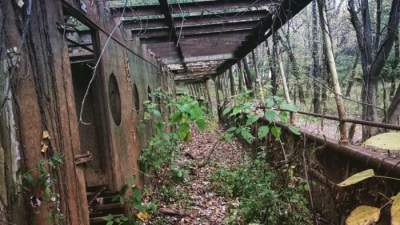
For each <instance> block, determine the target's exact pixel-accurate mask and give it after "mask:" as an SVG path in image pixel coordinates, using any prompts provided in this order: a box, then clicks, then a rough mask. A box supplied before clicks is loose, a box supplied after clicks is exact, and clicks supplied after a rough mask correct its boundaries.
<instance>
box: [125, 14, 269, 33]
mask: <svg viewBox="0 0 400 225" xmlns="http://www.w3.org/2000/svg"><path fill="white" fill-rule="evenodd" d="M266 14H267V11H266V10H256V11H246V12H242V13H240V14H238V13H232V12H228V13H216V14H211V15H196V16H186V15H185V17H182V16H175V17H174V22H175V27H176V28H180V27H181V26H182V24H183V26H184V27H186V26H202V25H210V24H228V23H237V22H245V21H247V22H249V21H259V20H260V19H261V18H263V17H265V16H266ZM123 26H124V28H125V29H126V30H135V31H137V32H139V31H142V32H144V31H145V30H151V29H160V28H167V26H166V25H165V21H164V18H155V19H147V18H146V19H137V18H131V19H124V20H123Z"/></svg>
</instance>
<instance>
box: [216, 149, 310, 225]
mask: <svg viewBox="0 0 400 225" xmlns="http://www.w3.org/2000/svg"><path fill="white" fill-rule="evenodd" d="M284 180H285V179H283V178H282V174H278V173H277V172H275V171H274V170H273V169H272V168H271V167H270V166H269V165H268V164H266V163H265V157H264V156H258V157H256V159H254V160H252V161H251V163H250V162H247V163H244V164H243V165H240V166H239V167H237V168H233V169H228V168H219V169H217V170H216V171H215V172H214V173H213V174H212V176H211V182H212V185H213V189H214V190H215V191H216V192H217V193H218V194H220V195H222V196H226V197H230V198H238V200H239V205H238V206H236V207H231V208H230V215H229V216H227V217H226V220H225V222H226V223H227V224H250V223H252V224H270V225H275V224H276V225H278V224H279V225H293V224H297V225H303V224H304V225H306V224H311V214H310V212H309V210H308V208H307V199H306V198H305V197H304V196H305V194H306V191H307V186H306V184H305V183H304V182H303V181H302V180H301V179H300V178H298V182H297V183H296V184H295V185H290V186H288V185H287V184H286V182H285V181H284Z"/></svg>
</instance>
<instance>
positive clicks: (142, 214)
mask: <svg viewBox="0 0 400 225" xmlns="http://www.w3.org/2000/svg"><path fill="white" fill-rule="evenodd" d="M136 217H137V218H138V219H140V220H141V221H142V222H146V221H147V220H149V219H150V217H151V216H150V214H148V213H147V212H139V213H138V214H136Z"/></svg>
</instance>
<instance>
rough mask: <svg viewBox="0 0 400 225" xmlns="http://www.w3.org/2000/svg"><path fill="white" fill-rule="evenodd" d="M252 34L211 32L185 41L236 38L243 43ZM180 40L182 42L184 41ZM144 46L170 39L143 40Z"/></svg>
mask: <svg viewBox="0 0 400 225" xmlns="http://www.w3.org/2000/svg"><path fill="white" fill-rule="evenodd" d="M250 34H251V30H242V31H226V32H211V33H199V34H193V35H186V36H185V38H184V39H183V40H187V39H189V38H199V39H200V38H201V39H202V41H208V40H209V39H214V38H219V39H220V41H221V42H222V41H224V39H226V38H228V39H231V38H234V39H237V40H238V41H240V42H242V41H245V39H244V38H245V37H246V36H248V35H250ZM183 40H180V41H183ZM141 41H142V44H154V43H163V42H168V41H169V39H168V38H166V37H165V36H163V37H154V38H147V39H145V38H143V39H142V40H141Z"/></svg>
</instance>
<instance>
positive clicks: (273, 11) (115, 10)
mask: <svg viewBox="0 0 400 225" xmlns="http://www.w3.org/2000/svg"><path fill="white" fill-rule="evenodd" d="M309 2H311V0H229V1H228V0H213V1H212V0H206V1H199V2H191V3H180V4H179V3H176V4H168V2H167V0H159V5H144V6H130V7H128V8H127V9H125V14H124V18H123V28H124V30H125V32H126V33H127V35H130V36H131V37H132V38H139V39H140V40H141V43H142V44H144V45H146V46H147V48H148V49H149V51H151V52H152V53H153V54H154V55H155V56H156V57H158V58H159V59H160V60H161V61H162V62H163V63H165V64H166V65H168V67H169V69H170V70H171V71H172V72H174V73H175V74H176V80H183V81H196V80H204V79H208V78H209V77H212V76H216V75H218V74H221V73H223V72H224V71H226V70H227V69H228V68H229V67H231V66H232V65H234V64H235V63H236V62H237V61H238V60H240V59H242V58H243V57H245V56H246V55H247V54H248V53H249V52H251V50H253V49H254V48H256V47H257V45H259V44H260V43H261V42H263V41H264V40H265V39H266V38H267V37H268V36H269V35H271V34H272V32H274V30H277V29H279V28H280V27H281V26H282V25H283V24H284V23H286V21H288V20H289V19H291V18H292V17H293V16H294V15H296V14H297V13H298V12H299V11H300V10H301V9H303V8H304V7H305V6H306V5H307V4H308V3H309ZM110 11H111V15H112V16H113V17H120V16H121V13H122V11H123V7H122V6H121V7H120V6H113V7H111V8H110Z"/></svg>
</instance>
